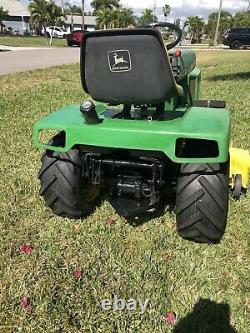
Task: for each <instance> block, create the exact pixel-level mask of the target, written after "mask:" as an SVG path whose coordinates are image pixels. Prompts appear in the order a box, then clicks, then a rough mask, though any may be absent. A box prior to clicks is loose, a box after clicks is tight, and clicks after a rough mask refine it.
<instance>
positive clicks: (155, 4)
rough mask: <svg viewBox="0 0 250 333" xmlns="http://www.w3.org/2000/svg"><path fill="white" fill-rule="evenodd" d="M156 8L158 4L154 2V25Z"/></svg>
mask: <svg viewBox="0 0 250 333" xmlns="http://www.w3.org/2000/svg"><path fill="white" fill-rule="evenodd" d="M156 6H157V3H156V0H154V17H153V23H154V22H155V16H156Z"/></svg>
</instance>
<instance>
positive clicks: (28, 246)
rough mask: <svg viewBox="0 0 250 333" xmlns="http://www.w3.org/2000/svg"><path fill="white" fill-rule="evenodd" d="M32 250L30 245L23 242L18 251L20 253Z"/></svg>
mask: <svg viewBox="0 0 250 333" xmlns="http://www.w3.org/2000/svg"><path fill="white" fill-rule="evenodd" d="M32 250H33V248H32V246H31V245H30V244H29V243H25V244H23V245H22V246H21V248H20V251H21V252H22V253H25V254H27V253H30V252H31V251H32Z"/></svg>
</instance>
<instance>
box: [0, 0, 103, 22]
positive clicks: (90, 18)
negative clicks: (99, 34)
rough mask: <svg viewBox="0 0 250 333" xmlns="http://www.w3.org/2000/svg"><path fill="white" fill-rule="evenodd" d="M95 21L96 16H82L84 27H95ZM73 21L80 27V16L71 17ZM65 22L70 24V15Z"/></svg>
mask: <svg viewBox="0 0 250 333" xmlns="http://www.w3.org/2000/svg"><path fill="white" fill-rule="evenodd" d="M0 1H1V0H0ZM96 19H97V17H96V16H90V15H89V16H84V24H85V25H92V26H95V25H96ZM73 21H74V24H79V25H81V24H82V17H81V16H80V15H73ZM66 22H67V23H68V24H70V22H71V15H67V20H66Z"/></svg>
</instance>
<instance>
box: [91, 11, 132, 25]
mask: <svg viewBox="0 0 250 333" xmlns="http://www.w3.org/2000/svg"><path fill="white" fill-rule="evenodd" d="M96 14H97V26H98V28H99V29H115V28H126V27H128V26H129V25H131V24H135V19H134V13H133V11H132V10H131V9H127V8H116V7H112V8H111V9H110V8H101V9H99V10H98V11H97V12H96Z"/></svg>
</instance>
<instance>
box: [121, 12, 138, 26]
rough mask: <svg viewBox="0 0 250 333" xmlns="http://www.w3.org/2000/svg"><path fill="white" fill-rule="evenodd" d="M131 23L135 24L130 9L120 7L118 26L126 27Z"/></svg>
mask: <svg viewBox="0 0 250 333" xmlns="http://www.w3.org/2000/svg"><path fill="white" fill-rule="evenodd" d="M131 25H135V17H134V13H133V11H132V9H129V8H122V9H120V10H119V14H118V27H119V28H127V27H129V26H131Z"/></svg>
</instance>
